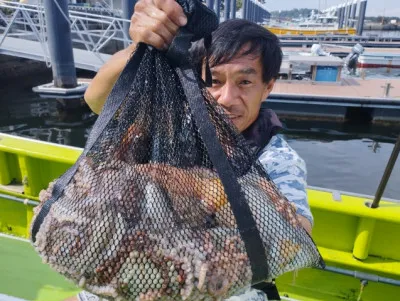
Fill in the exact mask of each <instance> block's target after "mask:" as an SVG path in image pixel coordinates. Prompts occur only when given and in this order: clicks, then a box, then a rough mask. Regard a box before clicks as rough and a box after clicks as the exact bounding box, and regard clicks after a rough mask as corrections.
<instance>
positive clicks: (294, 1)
mask: <svg viewBox="0 0 400 301" xmlns="http://www.w3.org/2000/svg"><path fill="white" fill-rule="evenodd" d="M350 1H351V2H353V1H352V0H349V2H350ZM342 3H346V0H300V1H299V0H279V1H276V0H266V1H265V7H266V8H267V9H268V10H269V11H273V10H288V9H292V8H318V6H320V8H321V9H325V8H327V7H331V6H334V5H338V4H342ZM377 15H385V16H390V17H392V16H393V17H400V1H399V0H368V3H367V16H377Z"/></svg>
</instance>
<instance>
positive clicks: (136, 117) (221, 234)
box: [31, 0, 324, 300]
mask: <svg viewBox="0 0 400 301" xmlns="http://www.w3.org/2000/svg"><path fill="white" fill-rule="evenodd" d="M178 2H179V4H181V5H182V7H183V9H184V11H185V13H186V14H187V15H188V24H187V26H186V27H185V28H183V29H182V30H181V32H180V34H178V36H177V38H175V40H174V43H173V45H172V46H171V48H170V50H169V51H168V52H162V51H158V50H156V49H154V48H152V47H149V46H147V45H145V44H139V45H138V47H137V49H136V51H135V53H134V54H133V55H132V57H131V58H130V60H129V61H128V63H127V65H126V67H125V69H124V71H123V72H122V74H121V76H120V78H119V79H118V81H117V82H116V84H115V86H114V88H113V90H112V92H111V94H110V96H109V98H108V100H107V102H106V104H105V106H104V108H103V111H102V113H101V114H100V116H99V117H98V119H97V121H96V123H95V125H94V127H93V129H92V131H91V134H90V136H89V138H88V141H87V144H86V146H85V149H84V151H83V153H82V155H81V156H80V157H79V159H78V160H77V162H76V163H75V164H74V165H73V166H72V167H71V168H70V169H69V170H68V171H67V172H66V173H65V174H63V175H62V176H61V177H60V178H59V179H57V180H56V181H55V182H54V183H52V184H51V185H50V186H49V187H48V188H47V190H43V191H42V192H41V194H40V199H41V203H40V205H39V206H38V207H37V208H35V215H34V218H33V221H32V226H31V239H32V242H33V245H34V247H35V249H36V250H37V252H38V253H39V254H40V256H41V257H42V259H43V261H44V262H45V263H47V264H49V265H50V266H51V267H52V268H54V269H55V270H56V271H58V272H59V273H61V274H62V275H64V276H65V277H67V278H68V279H70V280H72V281H74V282H75V283H76V284H78V285H79V286H80V287H82V288H84V289H85V290H87V291H90V292H92V293H94V294H96V295H98V296H101V297H103V298H106V299H110V300H221V299H224V298H228V297H229V296H232V295H234V294H237V293H238V292H240V291H242V290H244V289H246V288H247V287H249V286H250V285H252V284H254V283H258V282H261V281H270V280H272V279H274V278H276V277H278V276H279V275H282V274H284V273H286V272H288V271H293V270H296V269H300V268H304V267H323V265H324V263H323V260H322V258H321V256H320V254H319V252H318V250H317V248H316V246H315V244H314V242H313V240H312V238H311V237H310V236H309V235H308V234H307V232H306V231H305V230H304V229H303V228H302V226H301V224H300V222H299V220H298V218H297V216H296V211H295V208H293V207H292V206H291V205H290V203H289V202H288V200H287V199H286V198H285V197H284V196H283V195H282V194H281V193H280V192H279V191H278V189H277V188H276V186H275V185H274V183H273V182H272V181H271V180H270V179H269V177H268V175H267V174H266V173H265V171H264V169H263V167H262V165H261V164H260V162H259V161H258V160H257V158H256V156H255V154H254V153H253V152H252V151H251V149H250V147H249V145H248V144H247V142H246V141H245V139H244V138H243V137H242V136H241V135H240V133H239V132H238V131H237V130H236V128H235V127H234V125H233V124H232V123H231V121H230V120H229V118H228V116H227V115H226V114H225V113H224V111H223V109H222V108H221V107H220V106H219V105H218V104H217V102H216V101H215V100H214V99H213V98H212V97H211V95H210V94H209V93H208V92H207V89H206V85H205V83H204V82H203V81H202V80H201V79H200V76H199V75H198V74H197V73H196V72H195V70H194V68H192V66H191V64H190V60H189V59H188V58H187V56H183V54H185V55H187V53H188V52H187V51H188V47H189V44H190V42H193V41H195V40H199V39H200V38H203V37H205V39H204V40H205V43H207V40H208V36H209V34H210V33H211V32H212V30H214V29H215V28H216V26H218V21H217V19H216V16H215V15H214V13H213V12H212V11H210V10H209V9H208V8H207V7H205V6H204V5H202V4H201V2H200V1H195V0H179V1H178Z"/></svg>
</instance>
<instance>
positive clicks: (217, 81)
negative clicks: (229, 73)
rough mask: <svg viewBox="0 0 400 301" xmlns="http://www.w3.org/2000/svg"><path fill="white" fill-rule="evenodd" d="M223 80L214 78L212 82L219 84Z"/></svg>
mask: <svg viewBox="0 0 400 301" xmlns="http://www.w3.org/2000/svg"><path fill="white" fill-rule="evenodd" d="M220 83H221V82H220V81H219V80H218V79H213V80H212V84H213V85H219V84H220Z"/></svg>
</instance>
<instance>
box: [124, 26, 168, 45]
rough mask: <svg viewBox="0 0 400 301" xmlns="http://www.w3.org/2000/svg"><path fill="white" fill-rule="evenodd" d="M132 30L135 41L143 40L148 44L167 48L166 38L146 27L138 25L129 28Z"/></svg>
mask: <svg viewBox="0 0 400 301" xmlns="http://www.w3.org/2000/svg"><path fill="white" fill-rule="evenodd" d="M129 30H130V31H131V37H132V39H133V40H134V41H135V42H137V43H138V42H143V43H146V44H148V45H151V46H153V47H155V48H157V49H159V50H165V49H166V48H167V45H166V44H165V41H164V39H163V38H162V37H161V36H160V35H158V34H156V33H154V32H151V31H149V30H148V28H146V27H142V26H136V27H135V28H134V29H132V28H131V29H129Z"/></svg>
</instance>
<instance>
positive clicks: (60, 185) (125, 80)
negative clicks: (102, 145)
mask: <svg viewBox="0 0 400 301" xmlns="http://www.w3.org/2000/svg"><path fill="white" fill-rule="evenodd" d="M147 47H148V46H147V45H146V44H141V43H139V45H138V47H137V49H136V51H135V53H134V55H133V57H132V58H131V59H130V60H129V61H128V63H127V64H126V66H125V68H124V70H123V71H122V73H121V75H120V77H119V78H118V80H117V82H116V83H115V85H114V87H113V89H112V90H111V93H110V95H109V96H108V98H107V101H106V103H105V104H104V107H103V110H102V113H101V114H100V116H99V117H98V118H97V120H96V122H95V124H94V125H93V128H92V130H91V132H90V136H89V137H88V140H87V142H86V146H85V150H84V151H83V152H82V154H81V155H80V157H79V158H78V160H77V162H76V163H75V164H74V165H73V166H72V167H71V168H70V169H68V170H67V171H66V172H65V173H64V174H63V175H62V176H61V177H60V178H59V179H58V180H57V182H56V183H55V185H54V188H53V193H52V196H51V198H50V199H49V200H48V201H46V203H45V204H44V205H43V207H42V209H41V210H40V212H39V214H38V215H37V217H36V219H35V221H34V223H33V225H32V231H31V239H32V242H33V243H34V242H35V241H36V234H37V233H38V231H39V229H40V226H41V224H42V223H43V220H44V219H45V217H46V216H47V214H48V213H49V211H50V208H51V206H52V205H53V204H54V202H56V201H57V200H58V199H59V197H60V196H61V194H62V192H63V191H64V188H65V186H66V185H68V183H69V182H70V181H71V179H72V177H73V176H74V174H75V172H76V170H77V168H78V165H79V162H80V161H81V160H82V158H84V157H86V155H87V152H88V151H89V150H90V149H91V148H92V146H93V144H94V143H95V142H96V141H97V139H98V138H99V136H100V135H101V133H102V132H103V131H104V129H105V127H106V126H107V124H108V123H109V121H110V120H111V118H113V116H114V115H115V112H116V111H117V110H118V108H119V107H120V106H121V104H122V102H123V101H124V100H125V97H126V96H127V95H128V93H129V91H130V89H131V86H132V83H133V80H134V78H135V76H136V73H137V70H138V68H139V65H140V62H141V61H142V58H143V55H144V53H145V50H146V48H147Z"/></svg>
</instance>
